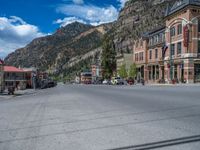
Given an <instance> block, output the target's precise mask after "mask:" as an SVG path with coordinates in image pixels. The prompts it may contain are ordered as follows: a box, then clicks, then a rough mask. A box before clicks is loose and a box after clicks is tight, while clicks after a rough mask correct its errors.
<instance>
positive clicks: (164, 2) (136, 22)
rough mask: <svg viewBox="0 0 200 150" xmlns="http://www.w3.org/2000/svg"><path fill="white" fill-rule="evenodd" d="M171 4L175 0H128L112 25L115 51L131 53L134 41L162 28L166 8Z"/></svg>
mask: <svg viewBox="0 0 200 150" xmlns="http://www.w3.org/2000/svg"><path fill="white" fill-rule="evenodd" d="M173 2H175V0H129V1H128V2H127V3H126V5H125V7H124V8H123V9H122V10H121V12H120V14H119V18H118V20H117V21H116V23H115V24H114V26H115V31H114V41H115V44H116V49H117V51H118V52H120V51H123V52H130V51H132V46H133V40H134V39H136V38H138V37H139V36H141V35H142V34H143V33H145V32H148V31H151V30H152V29H154V28H157V27H160V26H163V25H164V21H163V19H164V15H165V12H166V9H167V6H168V5H171V4H172V3H173Z"/></svg>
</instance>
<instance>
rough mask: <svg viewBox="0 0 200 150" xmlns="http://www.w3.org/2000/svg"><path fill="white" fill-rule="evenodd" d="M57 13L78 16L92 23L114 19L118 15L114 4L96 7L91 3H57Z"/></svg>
mask: <svg viewBox="0 0 200 150" xmlns="http://www.w3.org/2000/svg"><path fill="white" fill-rule="evenodd" d="M56 11H57V12H58V13H63V14H65V15H66V16H71V17H76V18H80V19H81V20H84V21H85V22H87V23H89V24H93V25H99V24H102V23H108V22H112V21H115V20H116V19H117V17H118V10H117V9H116V8H115V7H114V6H112V5H111V6H109V7H103V8H102V7H97V6H93V5H73V4H70V5H66V4H63V5H59V6H58V7H57V9H56Z"/></svg>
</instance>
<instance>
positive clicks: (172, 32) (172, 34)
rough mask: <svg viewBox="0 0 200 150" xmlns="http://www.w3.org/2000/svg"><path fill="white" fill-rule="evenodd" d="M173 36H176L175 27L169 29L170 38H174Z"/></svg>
mask: <svg viewBox="0 0 200 150" xmlns="http://www.w3.org/2000/svg"><path fill="white" fill-rule="evenodd" d="M175 34H176V31H175V27H172V28H171V29H170V36H171V37H172V36H175Z"/></svg>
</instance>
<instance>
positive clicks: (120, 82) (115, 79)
mask: <svg viewBox="0 0 200 150" xmlns="http://www.w3.org/2000/svg"><path fill="white" fill-rule="evenodd" d="M112 84H113V85H124V84H127V82H126V81H125V80H124V79H122V78H120V77H113V78H112Z"/></svg>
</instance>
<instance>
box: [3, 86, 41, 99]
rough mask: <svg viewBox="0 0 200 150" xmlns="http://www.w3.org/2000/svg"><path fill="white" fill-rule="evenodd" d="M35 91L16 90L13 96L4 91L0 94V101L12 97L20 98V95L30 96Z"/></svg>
mask: <svg viewBox="0 0 200 150" xmlns="http://www.w3.org/2000/svg"><path fill="white" fill-rule="evenodd" d="M36 92H37V91H36V90H34V89H26V90H16V91H15V93H14V95H8V92H7V91H4V92H3V93H0V100H1V99H10V98H12V97H16V96H22V95H31V94H34V93H36Z"/></svg>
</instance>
